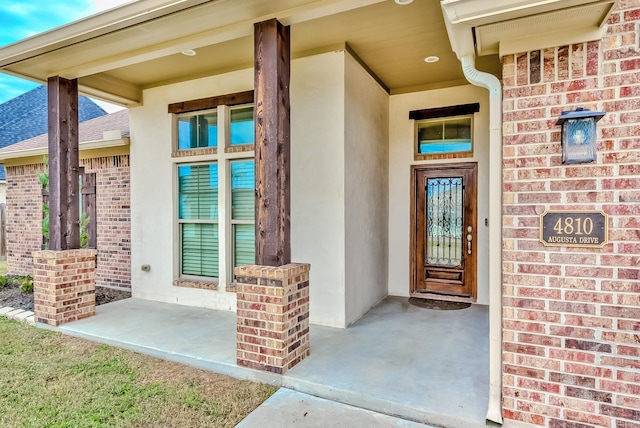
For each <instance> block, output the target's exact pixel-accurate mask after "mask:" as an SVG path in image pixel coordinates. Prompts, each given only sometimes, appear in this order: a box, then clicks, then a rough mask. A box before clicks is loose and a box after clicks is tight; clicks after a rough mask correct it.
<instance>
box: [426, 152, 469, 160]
mask: <svg viewBox="0 0 640 428" xmlns="http://www.w3.org/2000/svg"><path fill="white" fill-rule="evenodd" d="M472 157H473V152H459V153H438V154H433V155H427V154H423V153H421V154H417V155H414V159H415V160H417V161H421V160H439V159H465V158H472Z"/></svg>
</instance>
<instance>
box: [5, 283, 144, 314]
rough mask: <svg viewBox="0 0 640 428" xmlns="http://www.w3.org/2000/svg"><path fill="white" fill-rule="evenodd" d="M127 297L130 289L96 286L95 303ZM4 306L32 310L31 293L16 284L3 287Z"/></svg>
mask: <svg viewBox="0 0 640 428" xmlns="http://www.w3.org/2000/svg"><path fill="white" fill-rule="evenodd" d="M129 297H131V292H130V291H126V290H114V289H112V288H105V287H96V305H104V304H105V303H110V302H115V301H117V300H122V299H128V298H129ZM4 306H9V307H11V308H15V309H24V310H26V311H33V293H23V292H22V291H20V288H19V287H18V286H17V285H10V286H8V287H5V288H3V289H1V290H0V308H1V307H4Z"/></svg>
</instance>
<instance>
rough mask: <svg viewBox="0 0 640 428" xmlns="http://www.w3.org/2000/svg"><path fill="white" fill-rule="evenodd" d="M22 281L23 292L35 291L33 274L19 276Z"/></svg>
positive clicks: (20, 281)
mask: <svg viewBox="0 0 640 428" xmlns="http://www.w3.org/2000/svg"><path fill="white" fill-rule="evenodd" d="M18 282H19V283H20V291H22V292H23V293H33V277H32V276H31V275H25V276H21V277H19V278H18Z"/></svg>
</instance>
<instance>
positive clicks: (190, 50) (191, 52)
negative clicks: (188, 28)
mask: <svg viewBox="0 0 640 428" xmlns="http://www.w3.org/2000/svg"><path fill="white" fill-rule="evenodd" d="M182 55H186V56H196V51H194V50H193V49H187V50H186V51H182Z"/></svg>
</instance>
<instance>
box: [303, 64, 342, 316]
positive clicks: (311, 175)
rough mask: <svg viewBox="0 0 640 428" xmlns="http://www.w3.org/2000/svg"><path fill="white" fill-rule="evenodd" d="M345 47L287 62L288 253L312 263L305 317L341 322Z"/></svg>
mask: <svg viewBox="0 0 640 428" xmlns="http://www.w3.org/2000/svg"><path fill="white" fill-rule="evenodd" d="M344 110H345V105H344V52H342V51H339V52H330V53H326V54H322V55H317V56H313V57H305V58H301V59H297V60H294V61H293V62H292V64H291V255H292V259H293V260H294V261H297V262H305V263H311V273H310V276H309V280H310V288H309V293H310V296H309V302H310V321H311V322H312V323H314V324H324V325H330V326H335V327H344V326H345V295H344V289H345V275H344V272H345V242H344V239H345V207H344V198H345V193H344V192H345V189H344V170H345V166H344V165H345V159H344V156H345V155H344V135H345V121H344Z"/></svg>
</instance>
